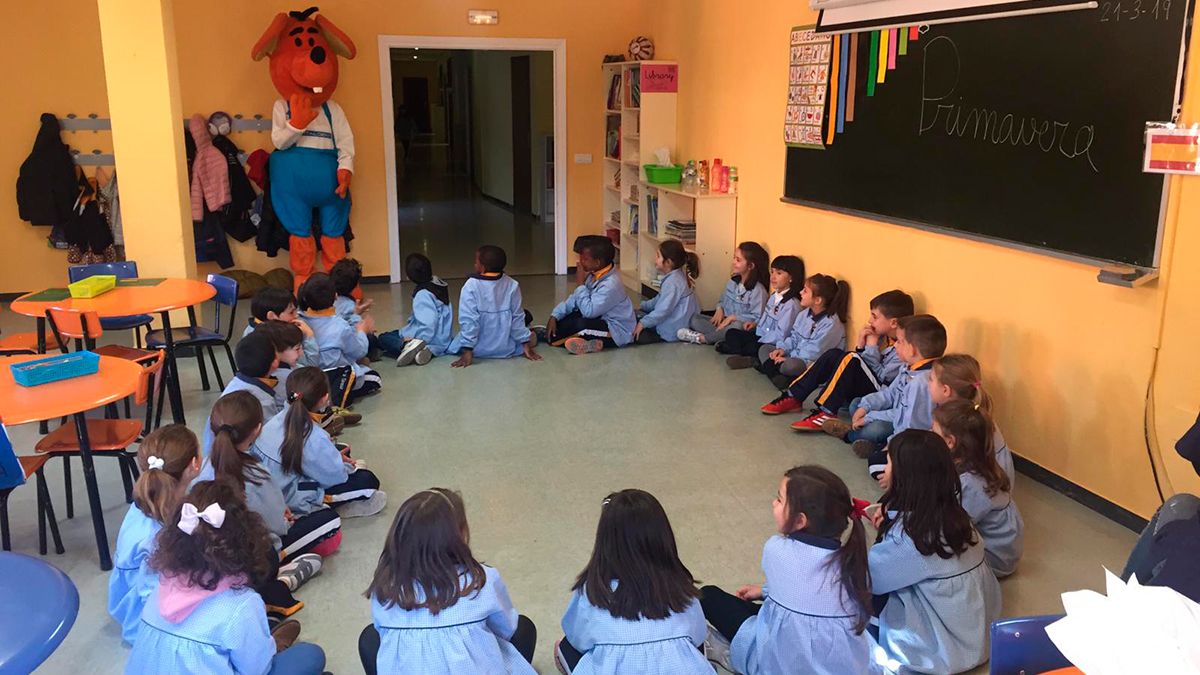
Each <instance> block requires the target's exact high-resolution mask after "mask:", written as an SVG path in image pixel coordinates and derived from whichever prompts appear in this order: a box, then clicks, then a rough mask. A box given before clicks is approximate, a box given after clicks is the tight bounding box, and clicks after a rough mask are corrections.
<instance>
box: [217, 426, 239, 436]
mask: <svg viewBox="0 0 1200 675" xmlns="http://www.w3.org/2000/svg"><path fill="white" fill-rule="evenodd" d="M222 431H224V432H227V433H228V434H229V435H230V436H233V437H234V438H235V439H236V438H237V436H238V430H237V427H235V426H233V425H232V424H222V425H221V426H219V427H217V433H218V434H219V433H221V432H222Z"/></svg>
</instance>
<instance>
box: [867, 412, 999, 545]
mask: <svg viewBox="0 0 1200 675" xmlns="http://www.w3.org/2000/svg"><path fill="white" fill-rule="evenodd" d="M888 456H889V457H890V458H891V463H892V484H891V486H890V487H888V490H887V492H884V493H883V497H882V498H881V499H880V500H879V502H880V503H881V504H883V508H884V513H885V514H886V513H887V512H889V511H898V512H899V513H900V518H902V519H903V523H904V524H903V527H904V533H905V534H907V535H908V537H909V539H911V540H912V542H913V545H914V546H915V547H916V549H917V552H918V553H920V554H921V555H936V556H937V557H939V558H942V559H946V560H948V559H950V558H953V557H955V556H957V555H959V554H961V553H963V552H964V551H966V550H967V549H968V548H970V546H971V545H972V544H974V543H975V542H976V541H978V540H977V539H976V537H975V528H974V526H973V525H971V517H970V516H969V515H967V512H966V511H964V510H963V507H962V483H961V482H959V480H958V470H957V469H956V468H955V467H954V461H953V460H951V459H950V449H949V448H947V447H946V442H945V441H943V440H942V437H941V436H938V435H937V434H935V433H933V432H932V431H925V430H923V429H905V430H904V431H901V432H900V433H898V434H896V435H895V436H894V437H893V438H892V440H891V442H890V443H888ZM895 523H896V521H895V520H893V519H891V518H890V517H887V516H886V515H885V517H884V520H883V524H882V525H881V526H880V527H879V534H878V535H877V536H876V538H875V541H876V542H879V541H882V540H883V537H884V535H886V534H887V533H888V530H890V529H891V528H892V526H893V525H894V524H895Z"/></svg>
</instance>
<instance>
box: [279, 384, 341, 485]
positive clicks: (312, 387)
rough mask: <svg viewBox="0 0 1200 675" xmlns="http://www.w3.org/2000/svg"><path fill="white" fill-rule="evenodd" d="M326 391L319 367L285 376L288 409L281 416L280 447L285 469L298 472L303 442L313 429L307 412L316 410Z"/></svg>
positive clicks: (302, 460)
mask: <svg viewBox="0 0 1200 675" xmlns="http://www.w3.org/2000/svg"><path fill="white" fill-rule="evenodd" d="M328 394H329V378H327V377H326V376H325V372H324V371H323V370H321V369H320V368H314V367H312V366H305V367H304V368H297V369H296V370H294V371H292V373H291V374H290V375H288V379H287V400H288V409H287V415H286V416H285V417H284V419H283V428H284V432H283V445H281V446H280V447H279V456H280V459H281V460H282V462H283V470H284V471H287V472H288V473H294V474H298V473H300V465H301V464H302V463H303V462H304V442H305V441H307V440H308V435H309V434H310V433H312V429H313V421H312V417H311V416H309V413H310V412H316V410H317V404H318V403H320V402H321V399H323V398H325V396H327V395H328Z"/></svg>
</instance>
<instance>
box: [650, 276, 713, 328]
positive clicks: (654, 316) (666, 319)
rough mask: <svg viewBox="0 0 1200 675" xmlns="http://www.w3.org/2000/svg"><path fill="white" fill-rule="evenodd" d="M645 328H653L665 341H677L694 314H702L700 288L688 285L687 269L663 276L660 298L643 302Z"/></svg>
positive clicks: (656, 297) (657, 296) (659, 291)
mask: <svg viewBox="0 0 1200 675" xmlns="http://www.w3.org/2000/svg"><path fill="white" fill-rule="evenodd" d="M641 311H642V312H644V313H645V316H643V317H642V327H643V328H653V329H654V330H655V331H657V332H658V336H659V337H661V338H662V339H663V340H664V341H665V342H677V341H678V340H679V338H678V337H676V336H675V334H676V333H678V332H679V329H680V328H687V327H688V322H689V321H691V318H692V315H693V314H696V313H698V312H699V311H700V303H699V301H697V300H696V289H694V288H692V287H691V286H689V285H688V279H687V272H684V271H683V268H679V269H674V270H671V271H670V272H669V273H668V274H667V276H665V277H663V280H662V284H660V285H659V288H658V295H656V296H654V297H653V298H650V299H649V300H646V301H643V302H642V306H641Z"/></svg>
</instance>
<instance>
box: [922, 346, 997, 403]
mask: <svg viewBox="0 0 1200 675" xmlns="http://www.w3.org/2000/svg"><path fill="white" fill-rule="evenodd" d="M933 368H934V370H935V371H937V379H938V382H941V383H942V384H944V385H946V386H947V387H950V391H952V392H954V396H955V398H960V399H963V400H964V401H969V402H971V403H973V404H975V405H977V406H979V411H980V412H982V413H983V414H984V415H987V417H988V419H991V417H992V397H991V395H990V394H988V392H987V390H986V389H984V388H983V369H982V368H980V367H979V361H977V360H976V359H975V357H974V356H971V355H970V354H946V355H945V356H943V357H942V358H940V359H938V360H937V363H935V364H933Z"/></svg>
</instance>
